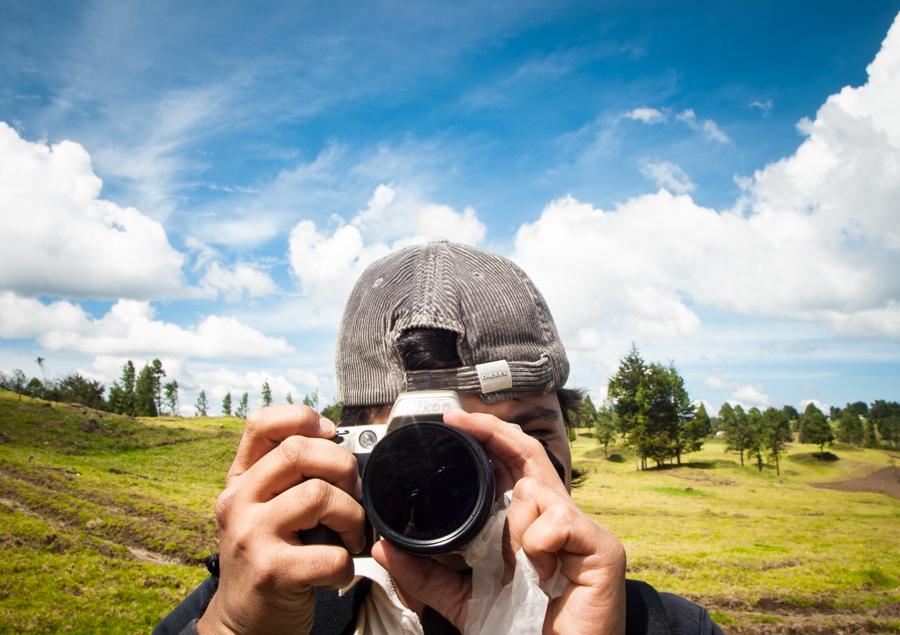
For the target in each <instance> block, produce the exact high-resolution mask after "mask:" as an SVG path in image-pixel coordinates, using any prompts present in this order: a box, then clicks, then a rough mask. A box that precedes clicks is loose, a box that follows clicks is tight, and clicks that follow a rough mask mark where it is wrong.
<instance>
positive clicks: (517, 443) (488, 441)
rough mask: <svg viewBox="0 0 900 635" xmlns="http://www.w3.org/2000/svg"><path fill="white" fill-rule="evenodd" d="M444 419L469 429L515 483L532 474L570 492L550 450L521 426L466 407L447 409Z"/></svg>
mask: <svg viewBox="0 0 900 635" xmlns="http://www.w3.org/2000/svg"><path fill="white" fill-rule="evenodd" d="M444 423H446V424H447V425H451V426H453V427H455V428H459V429H460V430H463V431H464V432H467V433H468V434H469V435H471V436H472V438H474V439H475V440H476V441H478V442H479V443H480V444H481V446H482V447H483V448H484V449H485V450H486V451H487V453H488V454H489V455H491V457H492V458H493V459H494V460H495V461H499V462H500V463H502V464H503V465H504V466H505V467H506V469H508V470H509V474H511V476H512V479H513V483H515V482H516V481H518V480H519V479H521V478H523V477H526V476H528V477H532V478H536V479H538V480H540V481H542V482H544V483H547V484H548V485H551V486H552V487H554V488H555V489H556V490H558V491H559V492H560V493H563V494H565V493H566V486H565V484H564V483H563V482H562V481H561V480H560V478H559V474H557V472H556V469H555V468H554V467H553V464H552V463H551V462H550V458H549V457H548V456H547V450H545V449H544V446H543V445H541V443H540V441H538V440H537V439H534V438H532V437H530V436H528V435H527V434H525V433H524V432H522V430H521V428H519V426H516V425H513V424H510V423H506V422H505V421H502V420H500V419H498V418H497V417H495V416H493V415H489V414H485V413H472V412H465V411H463V410H448V411H447V412H445V413H444Z"/></svg>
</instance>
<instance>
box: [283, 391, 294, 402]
mask: <svg viewBox="0 0 900 635" xmlns="http://www.w3.org/2000/svg"><path fill="white" fill-rule="evenodd" d="M284 400H285V401H286V402H288V403H289V404H292V403H294V395H292V394H291V391H290V390H289V391H288V394H287V395H285V397H284Z"/></svg>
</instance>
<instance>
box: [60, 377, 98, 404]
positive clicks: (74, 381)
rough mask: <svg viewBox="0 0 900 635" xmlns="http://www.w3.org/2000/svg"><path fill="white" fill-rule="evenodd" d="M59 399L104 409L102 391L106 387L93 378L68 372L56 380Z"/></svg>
mask: <svg viewBox="0 0 900 635" xmlns="http://www.w3.org/2000/svg"><path fill="white" fill-rule="evenodd" d="M56 389H57V391H58V393H59V401H64V402H68V403H80V404H84V405H85V406H90V407H91V408H96V409H98V410H99V409H106V402H105V401H104V400H103V393H104V392H105V391H106V387H105V386H104V385H103V384H102V383H101V382H99V381H97V380H95V379H87V378H86V377H82V376H81V375H79V374H78V373H70V374H69V375H66V376H65V377H63V378H62V379H61V380H60V381H59V382H57V385H56Z"/></svg>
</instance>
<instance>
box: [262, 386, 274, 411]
mask: <svg viewBox="0 0 900 635" xmlns="http://www.w3.org/2000/svg"><path fill="white" fill-rule="evenodd" d="M262 404H263V407H266V406H271V405H272V388H270V387H269V382H268V381H264V382H263V385H262Z"/></svg>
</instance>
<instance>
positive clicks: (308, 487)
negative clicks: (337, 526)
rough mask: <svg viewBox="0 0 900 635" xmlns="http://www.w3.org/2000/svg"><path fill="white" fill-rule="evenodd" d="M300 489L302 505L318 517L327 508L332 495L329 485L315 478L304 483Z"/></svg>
mask: <svg viewBox="0 0 900 635" xmlns="http://www.w3.org/2000/svg"><path fill="white" fill-rule="evenodd" d="M300 488H301V492H302V499H303V502H304V504H305V505H306V506H307V507H308V508H310V509H312V510H314V511H316V512H317V513H318V514H319V515H321V514H322V513H323V512H324V510H325V508H326V507H328V504H329V503H330V502H331V498H332V496H333V494H334V493H333V491H332V488H331V485H329V484H328V483H326V482H325V481H323V480H321V479H317V478H314V479H310V480H308V481H304V482H303V483H302V485H301V486H300Z"/></svg>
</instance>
